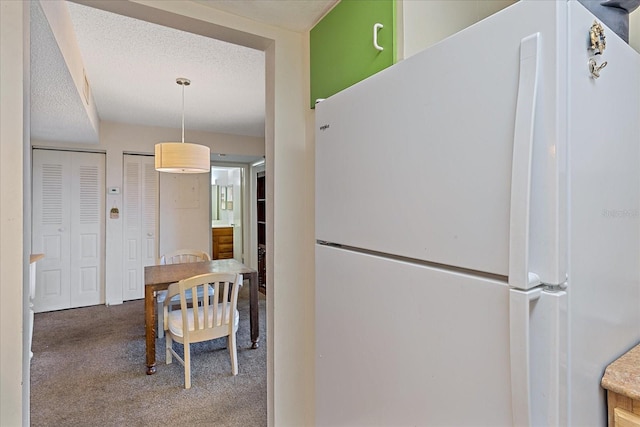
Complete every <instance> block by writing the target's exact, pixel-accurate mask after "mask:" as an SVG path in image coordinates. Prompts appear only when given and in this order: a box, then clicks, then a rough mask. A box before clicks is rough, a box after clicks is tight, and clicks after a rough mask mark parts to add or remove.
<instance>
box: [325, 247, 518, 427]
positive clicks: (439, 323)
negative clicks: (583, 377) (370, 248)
mask: <svg viewBox="0 0 640 427" xmlns="http://www.w3.org/2000/svg"><path fill="white" fill-rule="evenodd" d="M315 299H316V348H315V351H316V360H315V362H316V380H315V386H316V390H315V396H316V397H315V399H316V401H315V403H316V406H315V408H316V420H315V421H316V422H315V424H316V425H318V426H371V425H379V426H382V425H387V426H400V425H417V426H463V425H467V426H479V425H483V426H496V427H498V426H511V425H512V414H511V393H510V372H509V308H508V307H509V288H508V286H507V284H506V283H504V282H502V281H498V280H494V279H490V278H486V277H479V276H471V275H468V274H461V273H457V272H452V271H446V270H440V269H436V268H432V267H427V266H425V265H420V264H413V263H409V262H403V261H397V260H394V259H388V258H383V257H378V256H374V255H370V254H363V253H358V252H351V251H347V250H343V249H339V248H335V247H328V246H322V245H317V246H316V298H315Z"/></svg>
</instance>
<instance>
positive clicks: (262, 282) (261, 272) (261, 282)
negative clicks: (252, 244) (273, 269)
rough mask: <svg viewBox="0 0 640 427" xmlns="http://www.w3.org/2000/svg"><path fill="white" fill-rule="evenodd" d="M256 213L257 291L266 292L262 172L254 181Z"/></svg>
mask: <svg viewBox="0 0 640 427" xmlns="http://www.w3.org/2000/svg"><path fill="white" fill-rule="evenodd" d="M256 199H257V200H256V204H257V205H256V211H257V216H258V220H257V222H258V224H257V226H258V289H259V290H260V291H262V293H266V290H267V209H266V208H267V207H266V203H267V194H266V187H265V175H264V172H260V173H258V178H257V181H256Z"/></svg>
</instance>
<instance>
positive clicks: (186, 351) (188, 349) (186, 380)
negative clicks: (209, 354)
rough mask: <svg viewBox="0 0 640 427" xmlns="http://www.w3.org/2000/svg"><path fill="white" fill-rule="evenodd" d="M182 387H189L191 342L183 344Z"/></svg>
mask: <svg viewBox="0 0 640 427" xmlns="http://www.w3.org/2000/svg"><path fill="white" fill-rule="evenodd" d="M183 347H184V388H191V344H187V343H185V344H184V346H183Z"/></svg>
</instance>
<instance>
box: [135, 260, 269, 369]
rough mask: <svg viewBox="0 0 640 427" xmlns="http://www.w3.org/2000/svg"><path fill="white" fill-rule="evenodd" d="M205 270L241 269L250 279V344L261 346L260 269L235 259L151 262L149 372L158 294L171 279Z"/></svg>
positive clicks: (148, 276) (146, 298)
mask: <svg viewBox="0 0 640 427" xmlns="http://www.w3.org/2000/svg"><path fill="white" fill-rule="evenodd" d="M206 273H240V274H242V278H243V280H249V325H250V328H251V342H252V344H251V348H258V341H259V340H260V335H259V325H258V272H257V271H256V270H254V269H252V268H249V267H247V266H246V265H244V264H242V263H241V262H238V261H236V260H235V259H221V260H213V261H202V262H190V263H183V264H167V265H151V266H148V267H145V268H144V324H145V338H146V347H147V375H151V374H155V372H156V316H157V313H156V294H157V292H158V291H162V290H165V289H167V288H168V287H169V285H170V284H171V283H175V282H179V281H180V280H182V279H186V278H189V277H192V276H197V275H199V274H206Z"/></svg>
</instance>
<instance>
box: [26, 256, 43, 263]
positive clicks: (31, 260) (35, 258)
mask: <svg viewBox="0 0 640 427" xmlns="http://www.w3.org/2000/svg"><path fill="white" fill-rule="evenodd" d="M42 258H44V254H31V255H30V257H29V264H33V263H34V262H37V261H40V260H41V259H42Z"/></svg>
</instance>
